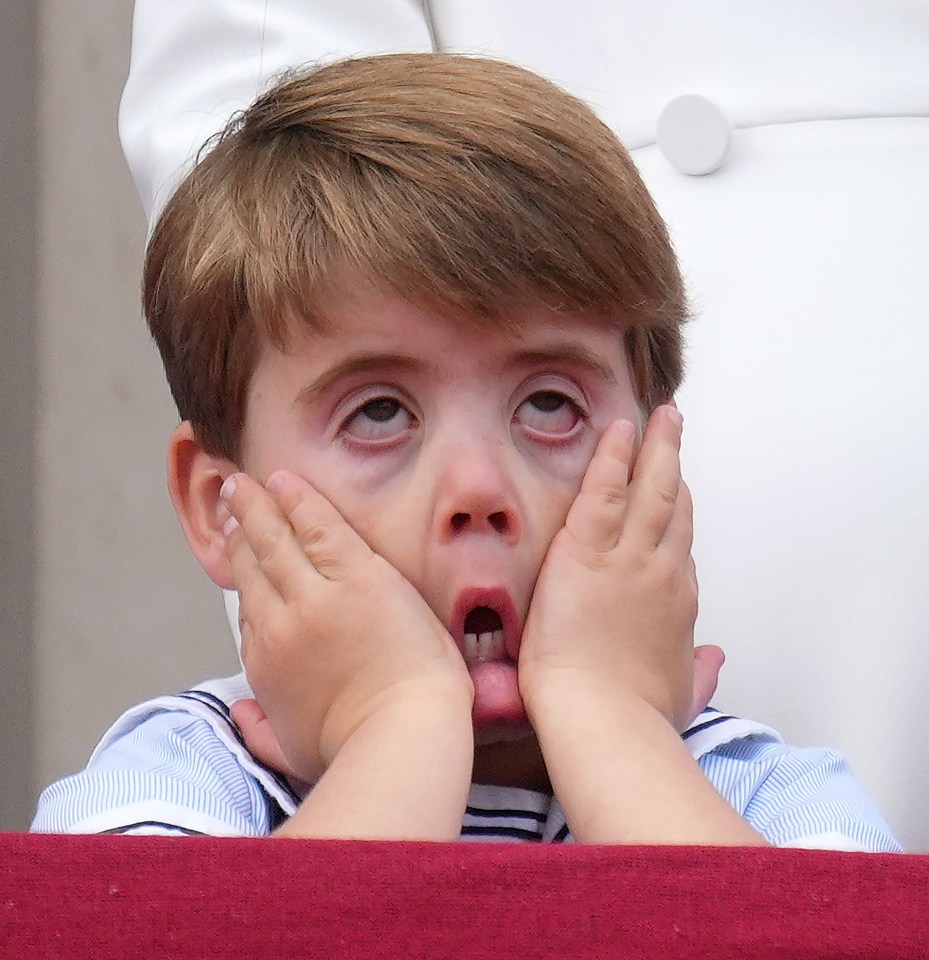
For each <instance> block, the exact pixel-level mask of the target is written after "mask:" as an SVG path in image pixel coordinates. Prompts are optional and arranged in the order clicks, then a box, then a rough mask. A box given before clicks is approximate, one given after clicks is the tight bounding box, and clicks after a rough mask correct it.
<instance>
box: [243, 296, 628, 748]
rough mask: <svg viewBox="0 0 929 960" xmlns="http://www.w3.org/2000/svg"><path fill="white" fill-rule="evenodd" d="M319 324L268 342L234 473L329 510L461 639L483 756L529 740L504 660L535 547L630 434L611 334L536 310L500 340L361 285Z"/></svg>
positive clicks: (525, 596) (511, 668) (511, 658)
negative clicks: (287, 484)
mask: <svg viewBox="0 0 929 960" xmlns="http://www.w3.org/2000/svg"><path fill="white" fill-rule="evenodd" d="M325 312H326V316H327V318H328V319H329V320H330V322H331V328H330V329H329V330H328V331H327V332H326V334H325V335H322V334H319V333H314V332H311V331H309V330H301V331H300V332H299V333H298V334H297V336H296V338H295V340H294V342H293V344H292V346H291V347H290V348H289V349H288V351H287V352H286V353H282V352H280V351H278V350H276V349H274V348H273V347H271V346H270V345H267V344H266V345H265V346H264V348H263V350H262V352H261V354H260V357H259V361H258V364H257V366H256V369H255V372H254V377H253V379H252V385H251V391H250V395H249V402H248V408H247V413H246V422H245V430H244V434H243V457H242V460H243V462H242V464H241V465H242V467H243V468H244V469H245V470H247V471H248V472H249V473H251V474H252V475H253V476H255V477H256V478H258V479H260V480H262V481H263V480H265V479H266V478H267V477H268V476H269V475H270V474H271V473H272V472H274V471H275V470H277V469H287V470H291V471H293V472H294V473H297V474H299V475H301V476H303V477H305V478H306V479H307V480H308V481H309V482H310V483H311V484H313V486H315V487H316V488H317V489H318V490H319V491H320V492H322V493H323V494H324V495H325V496H326V497H328V498H329V499H330V500H331V501H332V503H333V504H334V505H335V506H336V507H337V508H338V509H339V511H340V512H341V513H342V515H343V516H344V517H345V519H346V520H347V521H348V522H349V523H350V524H351V525H352V526H353V527H354V529H355V530H356V531H357V532H358V533H359V534H360V535H361V536H362V537H363V538H364V539H365V540H366V542H367V543H368V544H369V545H370V547H371V548H372V549H373V550H375V551H376V552H377V553H379V554H381V555H382V556H383V557H384V558H385V559H387V560H388V561H389V562H390V563H392V564H393V565H394V566H395V567H396V568H397V569H398V570H399V571H400V572H401V573H402V574H403V575H404V576H405V577H406V578H407V579H408V580H409V581H410V582H411V583H412V584H413V585H414V586H415V587H416V588H417V589H418V590H419V592H420V593H421V594H422V596H423V598H424V599H425V600H426V602H427V603H428V604H429V605H430V607H431V608H432V610H433V611H434V612H435V614H436V615H437V616H438V618H439V619H440V620H441V621H442V623H443V624H444V625H445V626H446V628H447V629H448V630H449V632H450V633H451V635H452V637H453V638H454V640H455V642H456V643H457V644H458V648H459V650H461V651H462V654H463V656H464V657H465V659H466V661H467V662H468V664H469V668H470V673H471V677H472V680H473V681H474V688H475V701H474V723H475V733H476V742H477V743H478V745H479V746H480V745H486V744H490V743H495V742H499V741H514V740H525V739H526V738H529V737H530V736H531V729H530V728H529V726H528V722H527V720H526V716H525V711H524V709H523V706H522V701H521V700H520V697H519V691H518V685H517V676H516V666H515V659H516V655H517V653H518V649H519V640H520V636H521V633H522V627H523V624H524V622H525V619H526V614H527V611H528V609H529V603H530V600H531V599H532V591H533V587H534V585H535V582H536V578H537V576H538V574H539V570H540V568H541V565H542V561H543V559H544V557H545V553H546V550H547V549H548V546H549V543H550V542H551V540H552V538H553V537H554V535H555V534H556V533H557V532H558V530H559V529H560V528H561V526H562V525H563V523H564V520H565V517H566V515H567V512H568V508H569V507H570V506H571V503H572V501H573V500H574V497H575V496H576V494H577V492H578V489H579V487H580V483H581V480H582V478H583V476H584V471H585V469H586V467H587V464H588V462H589V460H590V458H591V456H592V454H593V451H594V448H595V446H596V443H597V440H598V439H599V437H600V434H601V433H602V431H603V430H604V428H605V427H606V425H607V424H608V423H609V422H610V421H612V420H615V419H617V418H620V417H621V418H625V419H627V420H630V421H632V422H633V423H635V424H636V425H637V427H639V428H641V425H642V423H641V420H642V418H641V413H640V411H639V408H638V405H637V403H636V398H635V395H634V391H633V387H632V382H631V377H630V372H629V368H628V364H627V359H626V355H625V351H624V348H623V344H622V338H621V336H620V334H619V333H618V332H617V331H616V329H615V328H614V327H611V326H609V325H608V324H607V323H606V321H604V320H602V319H598V318H590V317H585V318H580V317H576V316H570V315H564V314H556V313H555V312H553V311H551V310H548V309H547V308H545V307H542V306H536V307H529V308H525V309H522V310H521V311H519V312H518V314H517V315H516V316H515V319H516V320H517V321H518V324H517V326H516V332H515V333H502V332H497V331H493V330H488V329H486V328H485V329H482V328H480V327H478V326H477V325H474V324H471V323H468V322H467V321H464V320H461V319H455V318H452V317H449V316H447V315H443V314H441V313H432V312H427V311H425V310H424V309H421V308H418V307H414V306H413V305H411V304H410V303H408V302H406V301H404V300H401V299H399V298H397V297H392V296H389V295H386V294H384V293H381V292H377V291H375V290H374V289H372V288H361V291H360V292H358V293H356V294H355V295H354V296H352V297H351V298H350V299H344V298H343V299H341V300H340V301H338V302H337V303H335V304H334V305H332V306H330V307H328V308H327V309H326V311H325ZM479 752H480V751H479Z"/></svg>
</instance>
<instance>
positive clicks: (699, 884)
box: [0, 834, 929, 960]
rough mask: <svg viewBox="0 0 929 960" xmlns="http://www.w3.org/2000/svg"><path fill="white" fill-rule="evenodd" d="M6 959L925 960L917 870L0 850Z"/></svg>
mask: <svg viewBox="0 0 929 960" xmlns="http://www.w3.org/2000/svg"><path fill="white" fill-rule="evenodd" d="M0 864H2V866H0V875H2V890H0V911H2V913H0V956H2V957H3V958H4V960H6V958H16V960H33V958H39V957H42V958H52V957H54V958H56V960H72V958H73V960H78V958H80V960H103V958H111V957H112V958H119V960H143V958H148V957H152V958H154V957H158V958H174V957H224V956H234V957H245V958H253V957H274V958H285V957H325V958H342V957H345V958H349V957H351V958H382V957H383V958H391V960H393V958H407V957H426V958H444V957H448V958H455V960H460V958H463V957H464V958H471V957H487V958H493V960H510V958H512V960H527V958H536V957H540V958H548V957H551V958H556V957H557V958H559V960H563V958H587V957H591V958H593V957H598V958H599V957H606V958H612V957H616V958H623V960H634V958H639V957H643V958H644V957H648V958H650V960H651V958H659V960H664V958H672V960H674V958H681V960H690V958H693V960H697V958H699V960H707V958H713V960H725V958H738V960H766V958H772V960H773V958H777V960H790V958H807V957H810V958H812V957H823V958H825V957H829V958H835V957H866V958H868V960H884V958H887V960H890V958H917V957H918V958H926V957H929V856H905V855H872V854H845V853H820V852H808V851H794V850H769V849H761V850H758V849H722V848H687V847H581V846H563V847H561V846H554V847H553V846H544V847H542V846H534V845H532V846H530V845H520V846H506V845H496V844H494V845H483V844H467V843H460V844H425V843H362V842H350V841H297V840H241V839H205V838H204V839H188V838H178V839H173V838H163V837H57V836H29V835H22V834H6V835H0Z"/></svg>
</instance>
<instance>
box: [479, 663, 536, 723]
mask: <svg viewBox="0 0 929 960" xmlns="http://www.w3.org/2000/svg"><path fill="white" fill-rule="evenodd" d="M468 672H469V673H470V674H471V682H472V683H473V684H474V707H473V709H472V712H471V716H472V719H473V721H474V727H475V730H476V731H477V733H478V736H479V735H480V731H481V729H483V728H489V727H490V726H491V725H493V727H494V728H497V727H498V726H502V727H503V728H504V731H503V732H504V734H505V731H506V728H509V727H513V728H514V729H513V730H512V731H511V732H512V733H514V734H515V733H516V729H517V728H523V727H526V726H528V723H529V718H528V717H527V716H526V708H525V707H524V706H523V699H522V697H521V696H520V695H519V679H518V676H517V673H516V664H515V663H510V662H509V661H505V662H504V661H485V662H483V663H475V664H473V665H472V666H470V667H469V668H468ZM488 732H489V731H488ZM514 738H515V737H513V738H511V737H507V736H505V735H503V736H499V737H496V736H495V737H494V739H514Z"/></svg>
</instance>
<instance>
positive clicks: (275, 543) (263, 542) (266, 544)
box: [254, 530, 282, 568]
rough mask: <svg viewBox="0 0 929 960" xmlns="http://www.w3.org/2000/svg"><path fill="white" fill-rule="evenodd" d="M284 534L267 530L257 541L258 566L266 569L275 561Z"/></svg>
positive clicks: (255, 550)
mask: <svg viewBox="0 0 929 960" xmlns="http://www.w3.org/2000/svg"><path fill="white" fill-rule="evenodd" d="M281 538H282V533H281V531H280V530H265V531H263V532H262V533H260V534H259V535H258V537H257V538H256V540H255V546H254V553H255V559H256V560H257V561H258V565H259V566H260V567H262V568H264V567H266V566H267V565H268V564H269V563H270V562H271V561H272V560H273V559H274V555H275V554H276V553H277V550H278V548H279V547H280V543H281Z"/></svg>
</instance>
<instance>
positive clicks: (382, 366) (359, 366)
mask: <svg viewBox="0 0 929 960" xmlns="http://www.w3.org/2000/svg"><path fill="white" fill-rule="evenodd" d="M425 366H426V365H425V364H424V363H422V362H421V361H419V360H415V359H414V358H413V357H406V356H402V355H400V354H392V353H356V354H353V355H351V356H348V357H345V358H344V359H343V360H340V361H339V362H338V363H337V364H335V365H334V366H332V367H329V369H328V370H324V371H323V372H322V373H321V374H320V375H319V376H318V377H317V378H316V379H315V380H313V381H311V382H310V383H308V384H307V385H306V386H305V387H304V388H303V389H302V390H301V391H300V392H299V393H298V394H297V398H296V400H295V401H294V402H295V403H296V404H299V405H306V404H311V403H313V401H314V400H316V399H317V398H318V397H319V396H320V395H321V394H322V393H324V392H325V390H326V389H327V388H328V387H329V386H331V385H332V384H333V383H335V382H336V381H338V380H341V379H342V378H343V377H348V376H351V375H352V374H355V373H367V372H369V371H372V370H386V369H391V370H405V371H408V372H412V371H421V370H423V369H425Z"/></svg>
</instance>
